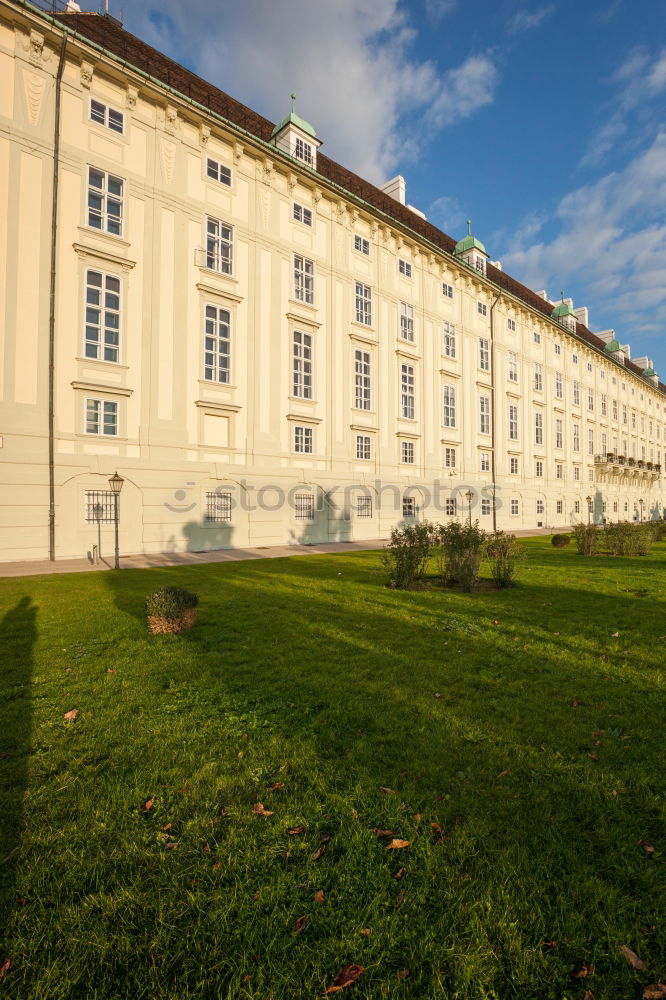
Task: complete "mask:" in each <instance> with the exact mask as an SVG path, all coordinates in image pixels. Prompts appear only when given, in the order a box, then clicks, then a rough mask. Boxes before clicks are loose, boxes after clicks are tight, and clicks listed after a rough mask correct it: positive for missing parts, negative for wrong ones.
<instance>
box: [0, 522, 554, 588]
mask: <svg viewBox="0 0 666 1000" xmlns="http://www.w3.org/2000/svg"><path fill="white" fill-rule="evenodd" d="M550 533H551V529H550V528H533V529H532V530H531V531H515V532H513V534H515V535H518V536H528V535H549V534H550ZM387 541H388V539H386V538H370V539H367V540H365V541H362V542H315V543H314V544H312V545H262V546H259V547H258V548H247V549H215V550H214V551H212V552H161V553H157V554H155V555H145V554H142V553H139V554H137V555H133V556H121V557H120V566H121V568H122V569H153V568H155V567H158V566H196V565H198V564H200V563H217V562H239V561H241V560H243V559H279V558H281V557H284V556H313V555H327V554H328V553H330V552H363V551H367V550H369V549H383V548H384V546H385V545H386V542H387ZM112 567H113V559H112V558H111V559H108V558H105V559H104V560H101V561H100V562H99V563H97V564H95V563H92V562H90V560H89V559H57V560H56V561H55V562H50V561H49V560H48V559H43V560H42V559H40V560H35V561H30V562H6V563H3V562H0V577H3V576H4V577H7V576H42V575H44V574H51V573H97V572H99V571H101V570H107V569H111V568H112Z"/></svg>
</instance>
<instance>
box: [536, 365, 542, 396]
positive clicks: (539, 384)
mask: <svg viewBox="0 0 666 1000" xmlns="http://www.w3.org/2000/svg"><path fill="white" fill-rule="evenodd" d="M534 389H535V392H543V369H542V367H541V365H535V366H534Z"/></svg>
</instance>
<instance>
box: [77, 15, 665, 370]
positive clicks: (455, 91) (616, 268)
mask: <svg viewBox="0 0 666 1000" xmlns="http://www.w3.org/2000/svg"><path fill="white" fill-rule="evenodd" d="M120 2H122V0H120ZM82 6H84V7H87V8H89V9H96V8H97V3H96V2H94V3H92V2H89V3H84V4H82ZM115 6H116V0H111V11H112V13H116V14H117V13H119V11H118V9H117V8H116V9H115V10H114V7H115ZM125 26H126V27H127V29H128V30H130V31H132V32H134V33H135V34H137V35H139V36H140V37H142V38H144V39H145V40H146V41H148V42H150V43H151V44H152V45H155V46H156V47H157V48H160V49H161V50H162V51H164V52H166V53H167V54H168V55H170V56H172V57H173V58H175V59H177V60H179V61H180V62H182V63H183V64H185V65H187V66H188V67H190V68H191V69H193V70H195V71H196V72H198V73H200V74H201V75H202V76H204V77H206V78H207V79H209V80H210V81H211V82H213V83H215V84H217V85H218V86H220V87H221V88H222V89H223V90H226V91H227V92H228V93H230V94H232V95H233V96H234V97H236V98H237V99H239V100H241V101H243V102H244V103H246V104H248V105H249V106H250V107H252V108H254V109H255V110H256V111H258V112H260V113H261V114H263V115H265V116H266V117H267V118H270V119H271V120H278V119H280V118H281V117H282V116H283V115H284V114H285V113H286V111H287V110H288V108H289V93H290V91H291V90H292V89H293V90H295V91H296V93H297V94H298V100H297V110H298V111H299V113H300V114H302V115H303V117H305V118H307V119H308V120H309V121H310V122H312V124H313V125H314V126H315V128H316V129H317V132H318V133H319V135H320V136H321V137H322V138H323V140H324V147H323V151H324V152H326V153H327V154H328V155H329V156H331V157H332V158H333V159H336V160H338V161H339V162H341V163H343V164H344V165H345V166H347V167H349V168H351V169H352V170H355V171H356V172H357V173H359V174H361V175H362V176H364V177H366V178H367V179H368V180H371V181H373V182H375V183H381V182H382V181H383V180H386V179H388V178H389V177H392V176H393V175H394V174H396V173H401V174H403V175H404V177H405V178H406V180H407V198H408V201H409V202H410V203H411V204H413V205H415V206H417V207H418V208H420V209H422V210H423V211H425V212H426V214H427V215H428V218H429V219H431V221H433V222H434V223H435V224H436V225H439V226H440V227H441V228H443V229H444V230H445V231H446V232H448V233H449V234H450V235H452V236H455V237H458V236H460V234H462V233H463V231H464V230H465V219H466V218H467V217H468V216H469V217H471V219H472V221H473V230H474V233H475V234H476V235H477V236H479V237H480V238H481V239H482V240H483V241H484V242H485V244H486V246H487V248H488V251H489V253H490V257H491V259H493V260H496V259H499V260H501V261H502V263H503V266H504V268H505V270H506V271H508V272H509V273H510V274H512V275H513V276H514V277H516V278H518V279H519V280H521V281H523V282H524V283H525V284H527V285H529V286H530V287H532V288H534V289H535V290H536V289H541V288H545V289H546V290H547V291H548V293H549V295H550V297H551V298H559V292H560V289H562V288H564V289H566V293H567V295H571V296H572V297H573V299H574V305H575V306H582V305H587V306H588V308H589V310H590V326H591V328H592V330H595V331H599V330H604V329H608V328H610V327H612V328H614V329H615V330H616V331H617V334H618V338H619V340H620V341H621V342H622V343H629V344H630V346H631V354H632V357H638V356H640V355H646V354H647V355H648V356H649V357H650V358H652V359H653V360H654V363H655V367H656V368H657V370H658V371H659V373H660V375H661V377H662V380H666V0H643V2H642V3H641V4H640V5H639V4H637V3H636V0H607V2H605V3H602V2H600V0H583V2H581V0H553V2H552V3H549V2H547V0H546V2H543V3H540V2H536V3H534V2H529V3H525V2H523V3H520V2H517V0H494V2H489V0H477V2H475V3H470V2H469V0H409V2H399V0H333V2H331V0H279V2H278V0H244V2H241V3H240V4H231V3H228V2H227V3H223V2H221V0H188V2H187V3H183V2H182V0H161V2H160V3H159V4H157V3H151V2H149V0H142V2H135V3H134V4H132V6H131V7H126V9H125Z"/></svg>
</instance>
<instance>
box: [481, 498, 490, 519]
mask: <svg viewBox="0 0 666 1000" xmlns="http://www.w3.org/2000/svg"><path fill="white" fill-rule="evenodd" d="M481 513H482V514H484V515H487V514H490V500H489V499H488V497H481Z"/></svg>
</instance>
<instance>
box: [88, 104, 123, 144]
mask: <svg viewBox="0 0 666 1000" xmlns="http://www.w3.org/2000/svg"><path fill="white" fill-rule="evenodd" d="M124 118H125V116H124V115H123V113H122V111H115V110H114V109H113V108H110V107H109V106H108V104H102V102H101V101H95V100H94V99H93V98H92V97H91V98H90V120H91V121H93V122H97V124H98V125H103V126H104V128H108V129H111V131H112V132H120V134H121V135H122V133H123V131H124Z"/></svg>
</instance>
